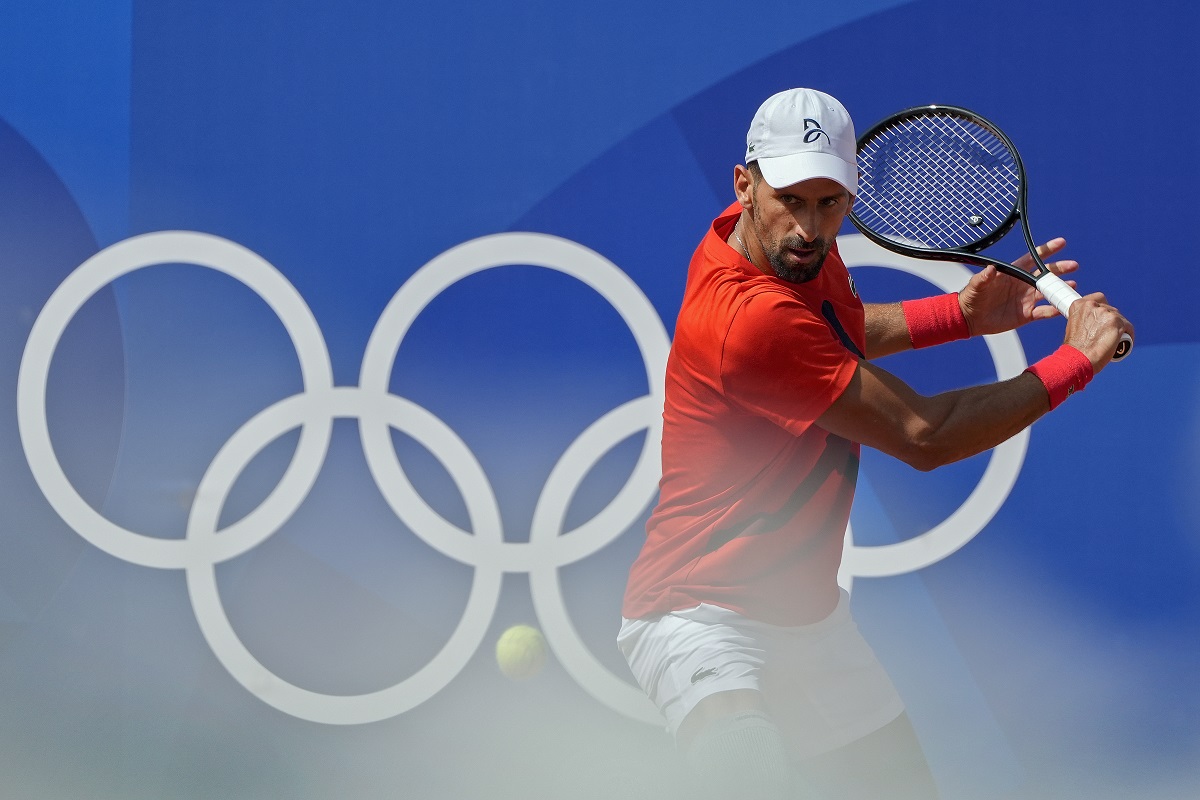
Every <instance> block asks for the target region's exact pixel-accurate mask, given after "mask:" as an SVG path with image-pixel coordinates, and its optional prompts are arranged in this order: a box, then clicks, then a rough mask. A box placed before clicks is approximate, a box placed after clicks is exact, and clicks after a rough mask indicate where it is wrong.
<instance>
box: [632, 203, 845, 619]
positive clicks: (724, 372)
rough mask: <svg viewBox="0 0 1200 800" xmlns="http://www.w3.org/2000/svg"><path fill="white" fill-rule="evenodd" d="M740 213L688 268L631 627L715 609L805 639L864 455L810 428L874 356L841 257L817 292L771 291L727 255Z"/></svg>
mask: <svg viewBox="0 0 1200 800" xmlns="http://www.w3.org/2000/svg"><path fill="white" fill-rule="evenodd" d="M740 212H741V206H739V205H737V204H734V205H733V206H730V207H729V208H728V209H726V210H725V212H724V214H723V215H722V216H720V217H718V218H717V219H716V220H714V221H713V224H712V228H711V229H710V230H709V232H708V234H707V235H706V236H705V237H704V239H703V240H702V241H701V243H700V246H699V247H698V248H697V249H696V253H695V255H694V256H693V257H692V262H691V265H690V266H689V268H688V278H687V287H686V290H685V292H684V298H683V305H682V307H681V309H680V312H679V319H678V321H677V323H676V327H675V340H674V342H673V344H672V346H671V355H670V357H669V359H668V360H667V375H666V405H665V408H664V410H663V440H662V466H663V475H662V480H661V482H660V483H659V495H660V499H659V504H658V506H657V507H656V508H655V510H654V513H653V514H652V515H651V517H650V520H649V522H648V523H647V526H646V528H647V531H646V532H647V535H646V543H645V545H644V546H643V548H642V551H641V554H640V555H639V556H638V558H637V560H636V561H635V562H634V564H633V568H632V570H631V572H630V578H629V584H628V586H627V588H626V592H625V600H624V605H623V608H622V614H623V615H624V616H625V617H627V618H630V619H638V618H646V617H653V616H658V615H661V614H665V613H667V612H670V611H676V610H680V609H684V608H691V607H693V606H696V605H697V604H699V603H711V604H713V605H718V606H722V607H724V608H728V609H732V610H733V611H737V612H739V613H741V614H743V615H745V616H747V617H751V618H753V619H758V620H762V621H764V622H771V623H775V624H779V625H803V624H807V623H809V622H815V621H817V620H819V619H823V618H824V617H825V616H827V615H828V614H829V613H830V612H831V611H832V610H833V608H834V606H835V605H836V604H837V600H838V587H837V571H838V566H839V564H840V562H841V555H842V543H843V540H844V538H845V532H846V525H847V522H848V521H849V518H850V505H851V502H852V500H853V497H854V484H855V481H856V479H857V476H858V454H859V446H858V444H857V443H853V442H849V441H847V440H845V439H842V438H840V437H837V436H834V435H832V434H830V433H827V432H826V431H825V430H823V429H821V428H819V427H817V426H816V425H815V424H814V422H815V420H816V419H817V418H818V417H819V416H820V415H821V414H822V413H824V411H825V410H826V409H827V408H828V407H829V406H830V404H831V403H832V402H833V401H834V400H835V399H837V397H838V396H839V395H840V394H841V393H842V391H843V390H845V388H846V386H847V385H848V384H849V382H850V379H851V377H852V376H853V374H854V370H855V368H856V367H857V365H858V359H859V357H860V354H861V353H862V352H863V351H864V349H865V338H866V334H865V330H864V313H863V306H862V302H861V301H860V300H859V299H858V295H857V292H855V290H854V285H853V282H852V281H851V280H850V274H849V272H848V271H847V270H846V265H845V264H844V263H843V262H842V259H841V256H840V255H839V254H838V252H837V247H836V245H835V246H834V248H833V249H832V250H831V251H830V253H829V256H828V258H826V260H825V263H824V266H823V267H822V268H821V272H820V274H819V275H818V276H817V277H816V278H814V279H813V280H811V281H808V282H807V283H802V284H800V283H790V282H788V281H784V280H781V279H779V278H776V277H774V276H768V275H764V274H763V273H762V272H761V271H760V270H759V269H758V268H757V267H755V266H754V265H753V264H751V263H750V262H749V261H747V260H746V259H745V258H743V257H742V256H741V254H740V253H739V252H738V251H736V250H734V249H733V247H731V246H730V245H729V244H728V243H727V242H726V239H727V238H728V237H729V234H730V232H731V231H732V230H733V226H734V224H735V223H736V222H737V219H738V215H739V214H740Z"/></svg>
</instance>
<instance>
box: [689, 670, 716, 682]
mask: <svg viewBox="0 0 1200 800" xmlns="http://www.w3.org/2000/svg"><path fill="white" fill-rule="evenodd" d="M716 674H717V668H716V667H708V668H705V667H701V668H700V669H698V670H696V671H695V672H693V673H692V683H699V682H700V681H702V680H704V679H705V678H711V677H712V676H713V675H716Z"/></svg>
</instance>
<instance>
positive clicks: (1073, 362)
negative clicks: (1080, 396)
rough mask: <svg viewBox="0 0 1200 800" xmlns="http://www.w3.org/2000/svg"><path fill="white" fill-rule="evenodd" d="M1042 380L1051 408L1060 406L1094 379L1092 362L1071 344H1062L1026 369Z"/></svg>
mask: <svg viewBox="0 0 1200 800" xmlns="http://www.w3.org/2000/svg"><path fill="white" fill-rule="evenodd" d="M1025 371H1026V372H1031V373H1033V375H1034V376H1035V377H1036V378H1037V379H1038V380H1040V381H1041V382H1042V385H1043V386H1045V387H1046V391H1047V392H1048V393H1049V395H1050V410H1051V411H1053V410H1054V409H1056V408H1058V407H1059V406H1060V405H1062V403H1063V401H1064V400H1066V399H1067V398H1068V397H1070V396H1071V395H1073V394H1075V392H1082V391H1083V388H1084V387H1085V386H1087V385H1088V382H1089V381H1090V380H1091V379H1092V374H1093V372H1092V362H1091V359H1089V358H1088V357H1087V356H1085V355H1084V354H1083V353H1081V352H1079V351H1078V350H1076V349H1075V348H1074V347H1072V346H1071V345H1069V344H1064V345H1060V346H1059V348H1058V349H1057V350H1055V351H1054V352H1053V353H1051V354H1050V355H1048V356H1046V357H1045V358H1043V359H1042V360H1040V361H1038V362H1037V363H1036V364H1031V365H1030V366H1029V367H1028V368H1027V369H1026V370H1025Z"/></svg>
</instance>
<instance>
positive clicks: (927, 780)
mask: <svg viewBox="0 0 1200 800" xmlns="http://www.w3.org/2000/svg"><path fill="white" fill-rule="evenodd" d="M800 775H801V779H802V783H803V784H804V785H807V786H811V787H813V788H814V789H815V790H817V796H819V797H821V798H829V800H862V798H887V799H888V800H936V798H937V796H938V793H937V786H936V784H935V783H934V781H933V775H932V774H931V773H930V770H929V764H928V762H926V760H925V754H924V752H923V751H922V750H921V744H920V742H918V741H917V736H916V733H915V732H914V731H913V728H912V723H911V722H910V721H909V719H908V715H907V714H901V715H900V716H899V717H898V718H896V720H894V721H893V722H891V723H889V724H887V725H885V726H884V727H882V728H880V729H879V730H877V731H876V732H875V733H872V734H870V735H868V736H865V737H863V738H862V739H859V740H858V741H857V742H852V743H850V744H848V745H846V746H845V747H843V748H840V749H838V750H835V751H833V752H832V753H826V754H824V755H820V756H816V757H815V758H812V759H809V760H808V761H805V762H804V763H803V764H801V766H800Z"/></svg>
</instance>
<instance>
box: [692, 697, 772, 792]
mask: <svg viewBox="0 0 1200 800" xmlns="http://www.w3.org/2000/svg"><path fill="white" fill-rule="evenodd" d="M686 756H687V760H688V763H689V765H690V766H691V770H692V774H693V776H694V779H695V782H696V784H697V787H698V789H699V790H700V795H699V796H701V797H704V798H714V800H715V798H746V800H751V799H753V800H782V798H791V797H793V793H794V788H795V784H794V777H793V774H792V768H791V764H790V762H789V759H788V754H787V749H786V747H785V745H784V741H783V737H782V736H781V735H780V733H779V728H778V727H776V725H775V723H774V722H772V721H771V718H770V717H769V716H767V715H766V714H765V713H763V712H762V711H739V712H737V713H734V714H728V715H725V716H721V717H717V718H715V719H713V720H711V721H709V722H708V723H707V724H706V725H705V726H704V728H703V729H702V730H700V731H698V732H697V733H696V735H695V737H694V738H693V739H692V740H691V743H690V745H689V746H688V748H687V752H686Z"/></svg>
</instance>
